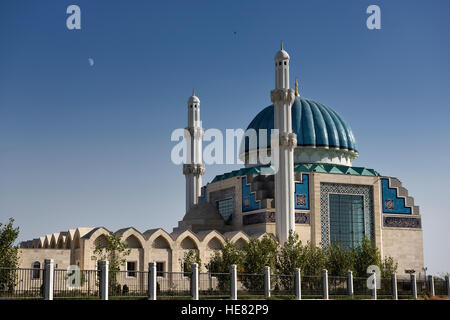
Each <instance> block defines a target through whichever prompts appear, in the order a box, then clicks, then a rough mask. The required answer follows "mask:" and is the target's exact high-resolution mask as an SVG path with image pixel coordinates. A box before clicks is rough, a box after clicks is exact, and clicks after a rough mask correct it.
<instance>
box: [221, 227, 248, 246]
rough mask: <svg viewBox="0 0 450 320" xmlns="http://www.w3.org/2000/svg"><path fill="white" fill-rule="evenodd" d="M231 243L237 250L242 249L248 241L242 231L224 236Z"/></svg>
mask: <svg viewBox="0 0 450 320" xmlns="http://www.w3.org/2000/svg"><path fill="white" fill-rule="evenodd" d="M224 236H225V238H227V239H228V240H229V241H230V242H231V243H234V244H236V246H237V247H238V248H242V247H243V246H244V245H245V244H246V243H248V241H249V239H250V238H249V236H248V235H247V234H246V233H245V232H242V231H236V232H227V233H225V234H224Z"/></svg>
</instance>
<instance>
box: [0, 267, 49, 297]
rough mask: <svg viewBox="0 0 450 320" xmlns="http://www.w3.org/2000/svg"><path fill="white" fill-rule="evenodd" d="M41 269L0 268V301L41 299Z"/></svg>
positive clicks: (42, 273) (42, 274) (42, 276)
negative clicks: (8, 299)
mask: <svg viewBox="0 0 450 320" xmlns="http://www.w3.org/2000/svg"><path fill="white" fill-rule="evenodd" d="M43 278H44V270H43V269H9V268H0V299H7V298H22V299H25V298H32V299H42V298H43V297H44V295H43V294H44V292H43Z"/></svg>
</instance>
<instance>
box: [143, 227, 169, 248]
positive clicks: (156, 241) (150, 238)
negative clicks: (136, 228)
mask: <svg viewBox="0 0 450 320" xmlns="http://www.w3.org/2000/svg"><path fill="white" fill-rule="evenodd" d="M144 237H145V238H146V239H147V243H148V245H149V247H150V248H155V249H166V248H167V246H168V248H169V249H172V248H173V245H174V241H173V238H172V236H171V235H170V234H169V233H168V232H167V231H166V230H164V229H161V228H159V229H152V230H147V231H145V232H144Z"/></svg>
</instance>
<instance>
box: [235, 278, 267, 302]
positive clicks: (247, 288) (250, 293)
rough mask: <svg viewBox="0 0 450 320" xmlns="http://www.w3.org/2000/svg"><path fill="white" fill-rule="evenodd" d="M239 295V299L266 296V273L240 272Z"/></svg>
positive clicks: (238, 280) (238, 279) (238, 281)
mask: <svg viewBox="0 0 450 320" xmlns="http://www.w3.org/2000/svg"><path fill="white" fill-rule="evenodd" d="M237 296H238V299H251V298H253V299H254V298H262V297H264V274H250V273H238V275H237Z"/></svg>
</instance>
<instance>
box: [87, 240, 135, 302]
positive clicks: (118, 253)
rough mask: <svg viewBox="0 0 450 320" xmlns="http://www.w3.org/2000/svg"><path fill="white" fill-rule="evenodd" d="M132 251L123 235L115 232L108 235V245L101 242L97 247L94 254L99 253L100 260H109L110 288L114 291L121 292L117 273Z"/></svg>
mask: <svg viewBox="0 0 450 320" xmlns="http://www.w3.org/2000/svg"><path fill="white" fill-rule="evenodd" d="M130 253H131V249H128V245H127V243H126V242H125V241H123V240H122V236H121V235H115V234H114V233H113V232H109V234H107V235H106V245H105V244H101V245H97V246H96V247H95V250H94V254H95V255H97V257H98V260H107V261H108V262H109V271H110V272H109V288H110V290H111V291H112V292H113V293H120V292H121V290H120V289H121V288H120V284H119V282H118V280H117V274H118V271H119V270H120V267H122V266H124V265H125V262H126V261H127V260H126V257H127V256H128V255H130ZM99 262H100V261H99Z"/></svg>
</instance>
